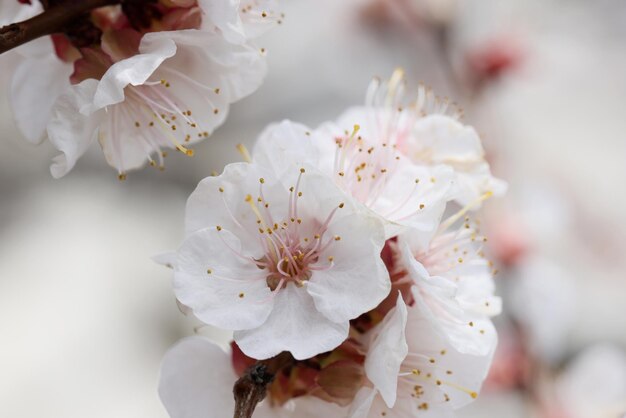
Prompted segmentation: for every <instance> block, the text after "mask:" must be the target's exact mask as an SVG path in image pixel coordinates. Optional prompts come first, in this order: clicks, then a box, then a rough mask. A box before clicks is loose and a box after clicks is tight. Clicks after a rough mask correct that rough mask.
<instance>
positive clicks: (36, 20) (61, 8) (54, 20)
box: [0, 0, 123, 54]
mask: <svg viewBox="0 0 626 418" xmlns="http://www.w3.org/2000/svg"><path fill="white" fill-rule="evenodd" d="M12 1H15V0H12ZM122 1H123V0H77V1H67V2H64V3H62V4H59V5H56V6H53V7H51V8H50V9H48V10H46V11H45V12H43V13H41V14H39V15H37V16H34V17H32V18H30V19H28V20H25V21H23V22H19V23H12V24H10V25H7V26H4V27H2V28H0V54H2V53H4V52H6V51H9V50H11V49H13V48H16V47H18V46H20V45H22V44H25V43H26V42H30V41H32V40H35V39H37V38H40V37H42V36H45V35H51V34H53V33H58V32H63V31H64V29H65V28H67V27H69V26H70V25H71V24H72V23H73V22H75V21H77V20H79V19H80V18H82V17H84V16H85V15H86V14H87V13H89V12H90V11H91V10H93V9H97V8H99V7H103V6H110V5H113V4H120V3H122Z"/></svg>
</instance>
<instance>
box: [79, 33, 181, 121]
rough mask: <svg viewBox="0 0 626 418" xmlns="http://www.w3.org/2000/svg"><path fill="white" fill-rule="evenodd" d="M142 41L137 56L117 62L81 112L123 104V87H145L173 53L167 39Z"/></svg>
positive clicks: (174, 51) (104, 76)
mask: <svg viewBox="0 0 626 418" xmlns="http://www.w3.org/2000/svg"><path fill="white" fill-rule="evenodd" d="M148 35H150V34H148ZM148 35H145V36H144V38H143V39H146V37H147V36H148ZM143 39H142V43H141V44H140V46H139V51H140V53H139V54H137V55H134V56H132V57H130V58H127V59H125V60H122V61H118V62H116V63H115V64H113V65H112V66H111V67H110V68H109V69H108V70H107V72H106V73H105V74H104V75H103V76H102V79H101V80H100V82H99V83H98V88H97V90H96V94H95V95H94V98H93V103H92V104H91V105H90V106H88V107H87V108H86V109H84V110H83V111H82V112H83V113H85V114H90V113H92V112H95V111H96V110H99V109H102V108H104V107H106V106H110V105H113V104H116V103H120V102H123V101H124V88H125V87H126V86H128V85H133V86H137V85H141V84H144V83H145V82H146V81H147V80H148V78H150V76H151V75H152V73H154V71H155V70H156V69H157V68H158V67H159V66H160V65H161V64H162V63H163V61H165V60H166V59H168V58H170V57H172V56H174V54H176V44H175V43H174V42H173V41H172V40H171V39H169V38H166V37H160V38H159V42H150V43H148V44H146V43H144V41H143ZM149 39H150V38H149Z"/></svg>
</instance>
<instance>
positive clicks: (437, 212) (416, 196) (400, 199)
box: [371, 164, 454, 240]
mask: <svg viewBox="0 0 626 418" xmlns="http://www.w3.org/2000/svg"><path fill="white" fill-rule="evenodd" d="M416 180H419V182H418V183H417V184H416ZM453 182H454V172H453V171H452V169H450V168H449V167H446V166H442V165H439V166H434V167H431V168H429V167H423V166H417V165H413V164H403V165H401V166H400V167H399V168H398V170H397V172H396V173H395V174H394V175H393V177H392V178H391V179H390V181H389V184H388V185H387V186H386V187H385V189H384V191H383V193H381V196H380V197H379V198H378V199H377V201H376V203H375V205H373V206H372V207H371V209H372V210H373V211H374V212H376V213H377V214H379V215H380V216H382V217H383V218H386V219H387V220H388V221H389V223H388V224H387V225H386V231H385V234H386V236H387V237H388V238H390V237H393V236H395V235H398V234H399V233H400V232H402V231H405V230H409V231H412V233H413V234H416V235H418V236H419V237H424V240H429V239H430V237H432V235H434V233H435V232H436V230H437V227H438V226H439V223H440V221H441V216H442V215H443V211H444V210H445V207H446V202H448V201H449V200H450V199H451V198H452V197H453V196H452V191H453V188H452V186H453Z"/></svg>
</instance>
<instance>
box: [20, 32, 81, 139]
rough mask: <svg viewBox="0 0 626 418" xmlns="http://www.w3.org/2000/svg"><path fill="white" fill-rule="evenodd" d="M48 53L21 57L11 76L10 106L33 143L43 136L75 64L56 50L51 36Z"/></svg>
mask: <svg viewBox="0 0 626 418" xmlns="http://www.w3.org/2000/svg"><path fill="white" fill-rule="evenodd" d="M45 41H47V43H48V44H49V45H47V49H48V53H47V54H43V55H38V56H36V57H33V58H25V59H22V60H21V62H20V64H19V65H18V66H17V68H16V69H15V72H14V74H13V78H12V80H11V91H10V95H11V107H12V109H13V115H14V118H15V121H16V124H17V127H18V128H19V130H20V132H21V133H22V134H23V135H24V137H25V138H26V139H27V140H28V141H29V142H31V143H33V144H38V143H40V142H41V141H42V140H43V139H44V134H45V132H46V125H47V124H48V121H49V120H50V114H51V111H52V106H53V105H54V103H55V101H56V100H57V98H58V97H59V96H60V95H61V93H63V92H64V91H65V90H67V89H68V88H69V87H70V82H69V77H70V75H71V74H72V71H73V67H72V65H71V64H67V63H65V62H63V61H61V60H60V59H59V58H57V56H56V55H55V54H54V50H53V49H52V45H51V42H50V39H49V38H47V39H45Z"/></svg>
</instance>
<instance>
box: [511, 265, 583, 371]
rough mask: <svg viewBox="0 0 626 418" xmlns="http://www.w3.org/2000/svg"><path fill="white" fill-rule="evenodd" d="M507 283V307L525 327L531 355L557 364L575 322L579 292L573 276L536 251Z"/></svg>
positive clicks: (564, 350) (565, 348) (565, 350)
mask: <svg viewBox="0 0 626 418" xmlns="http://www.w3.org/2000/svg"><path fill="white" fill-rule="evenodd" d="M509 286H510V289H508V295H509V300H508V303H507V306H509V310H510V312H511V313H512V314H513V315H514V316H515V318H516V319H517V320H518V321H519V323H520V324H521V325H522V326H523V327H524V330H525V333H526V335H527V341H526V344H528V347H529V348H530V350H531V351H532V354H534V355H536V356H538V357H540V358H541V359H542V360H543V361H545V362H546V363H549V364H550V363H551V364H556V363H558V362H559V361H561V360H562V359H563V355H564V354H565V353H566V352H567V344H568V337H570V335H571V332H572V330H573V329H574V327H575V325H576V305H577V301H578V295H577V294H576V288H575V287H574V282H573V278H572V275H571V274H569V273H568V272H567V271H566V270H564V269H563V268H562V267H561V266H559V265H558V264H556V263H555V262H554V261H552V260H550V259H548V258H545V257H542V256H539V255H536V254H535V255H532V256H531V257H528V258H527V259H525V260H524V262H523V263H520V265H519V267H518V270H517V271H516V272H515V273H514V275H513V277H512V278H511V280H510V282H509Z"/></svg>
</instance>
